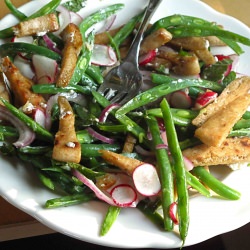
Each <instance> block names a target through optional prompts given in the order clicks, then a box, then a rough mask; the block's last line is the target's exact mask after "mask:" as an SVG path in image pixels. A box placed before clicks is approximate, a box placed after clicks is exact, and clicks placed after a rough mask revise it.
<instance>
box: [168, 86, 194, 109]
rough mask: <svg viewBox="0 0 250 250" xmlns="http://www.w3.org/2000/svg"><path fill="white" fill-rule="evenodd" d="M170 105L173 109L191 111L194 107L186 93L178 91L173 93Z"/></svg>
mask: <svg viewBox="0 0 250 250" xmlns="http://www.w3.org/2000/svg"><path fill="white" fill-rule="evenodd" d="M170 104H171V106H172V107H173V108H183V109H189V108H190V107H191V106H192V99H191V97H190V96H189V95H188V94H187V93H186V92H184V91H182V90H178V91H176V92H174V93H172V95H171V97H170Z"/></svg>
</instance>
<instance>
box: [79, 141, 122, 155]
mask: <svg viewBox="0 0 250 250" xmlns="http://www.w3.org/2000/svg"><path fill="white" fill-rule="evenodd" d="M102 149H106V150H110V151H113V152H117V151H119V150H120V149H121V146H120V145H117V144H113V145H110V144H81V152H82V157H87V158H88V157H97V156H101V154H100V153H99V150H102Z"/></svg>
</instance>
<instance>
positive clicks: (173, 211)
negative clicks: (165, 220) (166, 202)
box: [169, 202, 179, 225]
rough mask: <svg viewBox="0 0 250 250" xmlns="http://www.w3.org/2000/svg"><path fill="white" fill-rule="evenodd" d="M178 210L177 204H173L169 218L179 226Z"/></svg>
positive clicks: (170, 207)
mask: <svg viewBox="0 0 250 250" xmlns="http://www.w3.org/2000/svg"><path fill="white" fill-rule="evenodd" d="M176 210H177V202H173V203H172V204H170V206H169V216H170V218H171V220H172V221H173V222H174V224H175V225H178V224H179V221H178V219H177V216H176Z"/></svg>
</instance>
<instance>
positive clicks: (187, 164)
mask: <svg viewBox="0 0 250 250" xmlns="http://www.w3.org/2000/svg"><path fill="white" fill-rule="evenodd" d="M183 161H184V165H185V168H186V170H187V171H191V170H192V169H193V168H194V164H193V163H192V162H191V161H190V160H189V159H188V158H187V157H185V156H184V155H183Z"/></svg>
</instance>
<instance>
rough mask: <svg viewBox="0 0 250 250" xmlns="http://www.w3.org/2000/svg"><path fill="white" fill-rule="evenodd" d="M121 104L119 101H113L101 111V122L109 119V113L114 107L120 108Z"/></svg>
mask: <svg viewBox="0 0 250 250" xmlns="http://www.w3.org/2000/svg"><path fill="white" fill-rule="evenodd" d="M120 107H121V105H120V104H118V103H113V104H110V105H109V106H107V107H106V108H104V109H103V110H102V112H101V115H100V117H99V122H105V121H106V120H107V117H108V115H109V114H110V112H111V111H112V110H114V109H117V108H120Z"/></svg>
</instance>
